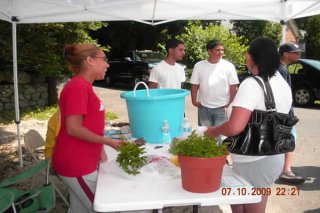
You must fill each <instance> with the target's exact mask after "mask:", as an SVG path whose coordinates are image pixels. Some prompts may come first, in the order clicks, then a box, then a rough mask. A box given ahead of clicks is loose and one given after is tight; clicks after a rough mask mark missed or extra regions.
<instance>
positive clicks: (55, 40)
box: [0, 22, 105, 76]
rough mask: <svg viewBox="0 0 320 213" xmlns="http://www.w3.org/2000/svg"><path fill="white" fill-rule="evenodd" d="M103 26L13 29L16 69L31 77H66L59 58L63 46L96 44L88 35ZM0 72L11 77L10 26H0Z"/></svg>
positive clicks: (82, 25)
mask: <svg viewBox="0 0 320 213" xmlns="http://www.w3.org/2000/svg"><path fill="white" fill-rule="evenodd" d="M103 26H105V24H104V23H102V22H83V23H82V22H80V23H49V24H48V23H46V24H20V25H17V39H18V40H17V49H18V53H17V54H18V69H19V71H20V70H21V71H26V72H29V73H33V74H35V75H42V76H58V75H61V74H66V73H68V71H67V70H66V68H65V65H64V63H65V62H64V60H63V58H62V49H63V46H64V45H65V44H67V43H83V42H87V43H95V44H96V43H97V42H96V41H95V40H93V39H92V38H91V37H90V36H89V32H90V31H94V30H97V29H99V28H101V27H103ZM0 32H1V33H0V44H1V48H2V49H1V51H0V65H1V66H0V72H4V71H9V72H11V73H12V41H11V38H12V35H11V25H10V24H9V23H6V22H0Z"/></svg>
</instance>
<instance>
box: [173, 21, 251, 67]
mask: <svg viewBox="0 0 320 213" xmlns="http://www.w3.org/2000/svg"><path fill="white" fill-rule="evenodd" d="M177 38H179V39H181V40H182V41H183V42H184V44H185V47H186V56H185V59H184V61H186V64H187V65H188V67H193V66H194V64H195V63H196V62H198V61H200V60H204V59H206V58H208V52H207V50H206V44H207V42H208V41H209V40H212V39H218V40H220V41H221V42H222V43H223V46H224V49H225V58H226V59H227V60H229V61H230V62H232V63H233V64H235V65H236V66H237V67H241V66H243V65H244V62H245V53H246V51H247V46H245V45H242V44H241V40H242V39H243V38H241V37H237V36H236V35H235V34H230V33H229V31H228V29H226V28H224V27H223V26H218V25H213V24H208V25H206V26H202V25H201V23H200V22H189V23H188V25H187V26H186V27H185V33H183V34H181V35H180V36H177Z"/></svg>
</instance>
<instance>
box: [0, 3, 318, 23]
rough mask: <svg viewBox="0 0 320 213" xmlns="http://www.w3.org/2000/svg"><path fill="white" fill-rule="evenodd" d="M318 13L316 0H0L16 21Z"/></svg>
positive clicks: (1, 11) (0, 12) (274, 17)
mask: <svg viewBox="0 0 320 213" xmlns="http://www.w3.org/2000/svg"><path fill="white" fill-rule="evenodd" d="M319 13H320V1H319V0H236V1H235V0H116V1H115V0H1V1H0V19H1V20H5V21H8V22H12V21H17V23H46V22H80V21H120V20H132V21H138V22H142V23H146V24H151V25H157V24H161V23H165V22H169V21H175V20H224V19H227V20H257V19H258V20H259V19H260V20H269V21H274V22H280V21H288V20H290V19H294V18H300V17H305V16H312V15H316V14H319ZM13 18H16V19H15V20H13Z"/></svg>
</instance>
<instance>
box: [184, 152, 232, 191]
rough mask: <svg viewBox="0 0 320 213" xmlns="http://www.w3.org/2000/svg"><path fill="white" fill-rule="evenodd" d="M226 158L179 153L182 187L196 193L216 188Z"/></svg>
mask: <svg viewBox="0 0 320 213" xmlns="http://www.w3.org/2000/svg"><path fill="white" fill-rule="evenodd" d="M226 158H227V156H222V157H214V158H198V157H188V156H182V155H179V156H178V159H179V164H180V167H181V179H182V187H183V188H184V189H185V190H187V191H190V192H196V193H208V192H214V191H216V190H218V189H219V188H220V183H221V178H222V171H223V166H224V164H225V163H226Z"/></svg>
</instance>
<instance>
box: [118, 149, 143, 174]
mask: <svg viewBox="0 0 320 213" xmlns="http://www.w3.org/2000/svg"><path fill="white" fill-rule="evenodd" d="M143 154H145V150H144V148H142V147H139V146H137V145H136V144H134V143H124V144H122V145H121V146H120V148H119V154H118V156H117V163H119V165H120V167H121V168H122V169H123V170H124V171H125V172H127V173H128V174H130V175H137V174H139V173H140V171H139V169H140V168H141V167H142V166H143V165H145V164H146V162H147V160H146V156H143Z"/></svg>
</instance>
